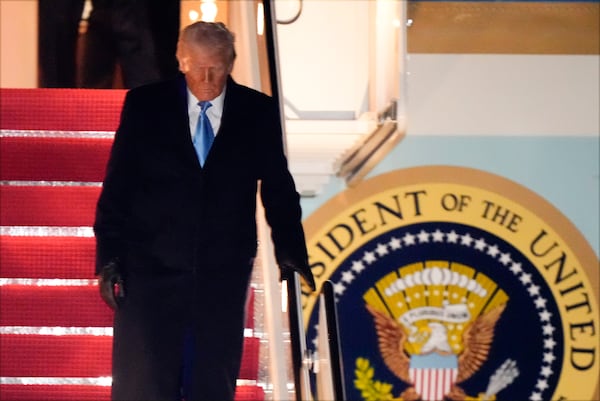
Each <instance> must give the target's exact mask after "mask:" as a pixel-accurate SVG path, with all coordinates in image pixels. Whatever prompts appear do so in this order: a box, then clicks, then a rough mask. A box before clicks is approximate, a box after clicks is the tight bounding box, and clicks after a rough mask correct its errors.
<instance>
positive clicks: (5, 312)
mask: <svg viewBox="0 0 600 401" xmlns="http://www.w3.org/2000/svg"><path fill="white" fill-rule="evenodd" d="M0 304H1V305H2V313H1V314H0V326H50V327H54V326H58V327H112V320H113V312H112V310H111V309H110V308H109V307H108V306H106V305H105V304H104V302H103V301H102V299H101V298H100V294H99V292H98V286H97V285H83V286H71V287H65V286H35V285H4V286H2V287H1V291H0ZM253 307H254V305H253V304H248V310H251V309H252V308H253ZM253 317H254V315H253V313H248V314H247V319H246V328H248V329H254V321H253V320H251V318H252V319H253Z"/></svg>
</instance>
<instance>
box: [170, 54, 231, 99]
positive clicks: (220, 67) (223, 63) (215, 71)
mask: <svg viewBox="0 0 600 401" xmlns="http://www.w3.org/2000/svg"><path fill="white" fill-rule="evenodd" d="M177 60H178V61H179V69H180V70H181V72H183V73H184V74H185V80H186V81H187V84H188V87H189V88H190V90H191V91H192V93H193V94H194V96H196V97H197V98H198V100H199V101H203V100H212V99H214V98H216V97H217V96H219V95H220V94H221V92H222V91H223V88H224V87H225V83H226V82H227V76H228V75H229V73H231V69H232V67H233V66H232V65H231V64H229V63H228V62H227V60H226V59H225V57H224V56H223V55H222V54H219V53H218V52H216V51H215V50H213V49H211V48H208V47H205V46H200V45H196V44H188V43H184V42H180V43H179V45H178V48H177Z"/></svg>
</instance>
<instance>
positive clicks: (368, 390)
mask: <svg viewBox="0 0 600 401" xmlns="http://www.w3.org/2000/svg"><path fill="white" fill-rule="evenodd" d="M354 375H355V377H356V379H355V380H354V387H355V388H357V389H358V390H360V394H361V396H362V397H363V399H364V400H365V401H394V400H395V401H401V399H399V398H394V396H393V395H392V387H393V386H392V385H391V384H389V383H383V382H381V381H379V380H373V376H374V375H375V369H373V367H371V364H370V363H369V360H368V359H366V358H360V357H359V358H356V369H355V370H354Z"/></svg>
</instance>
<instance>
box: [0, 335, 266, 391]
mask: <svg viewBox="0 0 600 401" xmlns="http://www.w3.org/2000/svg"><path fill="white" fill-rule="evenodd" d="M259 347H260V341H259V339H258V338H256V337H246V338H244V351H243V357H242V364H241V366H240V373H239V375H238V379H241V380H257V379H258V365H259V364H258V355H259ZM111 352H112V336H93V335H79V336H78V335H64V336H46V335H21V334H2V336H0V371H1V372H2V376H3V377H48V376H52V377H103V376H110V375H111Z"/></svg>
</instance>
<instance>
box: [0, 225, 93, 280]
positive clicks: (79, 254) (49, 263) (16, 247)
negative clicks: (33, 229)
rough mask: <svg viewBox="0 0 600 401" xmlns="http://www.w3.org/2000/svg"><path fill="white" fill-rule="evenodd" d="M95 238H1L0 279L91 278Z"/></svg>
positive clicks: (6, 236) (5, 236)
mask: <svg viewBox="0 0 600 401" xmlns="http://www.w3.org/2000/svg"><path fill="white" fill-rule="evenodd" d="M95 246H96V243H95V238H93V237H92V238H90V237H41V236H40V237H29V236H26V237H18V236H10V235H2V236H0V260H1V261H2V263H0V277H3V278H33V279H38V278H41V279H52V278H64V279H66V278H81V279H84V278H87V279H90V278H94V266H95V257H96V249H95Z"/></svg>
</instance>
